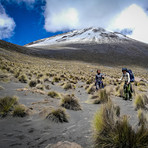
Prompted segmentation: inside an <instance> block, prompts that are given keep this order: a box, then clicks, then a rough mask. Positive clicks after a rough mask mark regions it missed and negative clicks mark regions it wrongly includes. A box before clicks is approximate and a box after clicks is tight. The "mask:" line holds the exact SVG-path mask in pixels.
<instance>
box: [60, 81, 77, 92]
mask: <svg viewBox="0 0 148 148" xmlns="http://www.w3.org/2000/svg"><path fill="white" fill-rule="evenodd" d="M63 88H64V89H65V90H68V89H73V88H75V85H73V84H71V83H69V82H67V83H65V84H64V85H63Z"/></svg>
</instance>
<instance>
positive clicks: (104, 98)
mask: <svg viewBox="0 0 148 148" xmlns="http://www.w3.org/2000/svg"><path fill="white" fill-rule="evenodd" d="M91 99H94V101H93V104H100V103H106V102H108V101H109V100H110V95H109V94H108V93H107V91H106V89H101V90H99V91H98V94H97V95H94V96H92V97H91Z"/></svg>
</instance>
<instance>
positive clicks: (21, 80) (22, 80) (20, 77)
mask: <svg viewBox="0 0 148 148" xmlns="http://www.w3.org/2000/svg"><path fill="white" fill-rule="evenodd" d="M18 79H19V81H20V82H22V83H27V81H28V78H27V76H26V75H25V74H22V75H20V76H19V77H18Z"/></svg>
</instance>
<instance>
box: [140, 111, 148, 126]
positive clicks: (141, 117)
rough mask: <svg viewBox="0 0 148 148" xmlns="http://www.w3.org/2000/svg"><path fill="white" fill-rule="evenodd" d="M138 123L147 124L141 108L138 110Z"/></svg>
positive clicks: (147, 121)
mask: <svg viewBox="0 0 148 148" xmlns="http://www.w3.org/2000/svg"><path fill="white" fill-rule="evenodd" d="M138 119H139V125H145V124H148V118H147V116H146V114H145V113H144V111H143V110H142V109H139V110H138Z"/></svg>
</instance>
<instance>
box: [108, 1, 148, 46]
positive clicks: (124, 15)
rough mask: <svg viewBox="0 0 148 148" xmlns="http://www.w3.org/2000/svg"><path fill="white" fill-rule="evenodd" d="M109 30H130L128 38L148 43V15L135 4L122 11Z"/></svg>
mask: <svg viewBox="0 0 148 148" xmlns="http://www.w3.org/2000/svg"><path fill="white" fill-rule="evenodd" d="M109 28H110V30H120V31H121V30H123V29H125V28H129V29H131V30H132V34H131V35H129V37H131V38H134V39H136V40H139V41H143V42H147V43H148V15H147V14H146V12H145V11H144V10H143V9H142V8H141V7H140V6H138V5H136V4H132V5H130V6H129V7H128V8H126V9H124V10H123V11H122V12H121V13H120V14H119V15H118V16H117V18H116V19H115V20H114V22H113V23H112V24H111V25H110V26H109Z"/></svg>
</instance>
